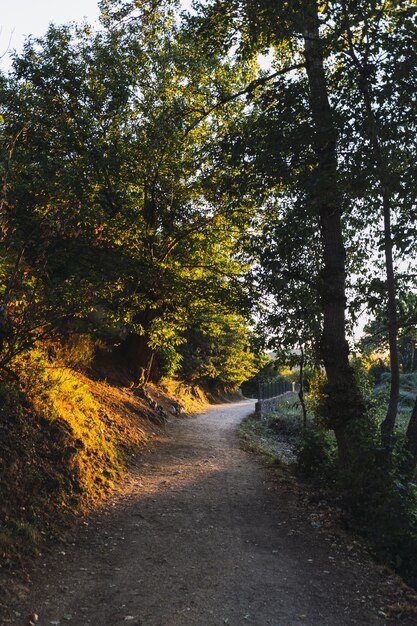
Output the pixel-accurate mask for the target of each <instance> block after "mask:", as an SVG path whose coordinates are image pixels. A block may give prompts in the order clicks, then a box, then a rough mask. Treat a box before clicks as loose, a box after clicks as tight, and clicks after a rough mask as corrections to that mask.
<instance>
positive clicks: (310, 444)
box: [297, 427, 336, 486]
mask: <svg viewBox="0 0 417 626" xmlns="http://www.w3.org/2000/svg"><path fill="white" fill-rule="evenodd" d="M335 468H336V442H335V439H334V437H332V436H331V434H330V433H328V432H326V431H324V430H322V429H320V428H317V427H312V428H308V429H307V430H306V432H305V433H304V436H303V438H302V441H301V443H300V446H299V447H298V450H297V473H298V474H299V475H300V476H301V477H302V478H306V479H308V480H310V481H311V482H314V483H317V484H320V485H326V486H329V485H330V484H333V483H334V480H335V476H336V469H335Z"/></svg>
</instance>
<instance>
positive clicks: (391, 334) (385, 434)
mask: <svg viewBox="0 0 417 626" xmlns="http://www.w3.org/2000/svg"><path fill="white" fill-rule="evenodd" d="M344 11H345V20H346V26H347V34H348V41H349V53H350V57H351V59H352V62H353V64H354V66H355V67H356V69H357V71H358V74H359V81H358V84H359V89H360V92H361V93H362V97H363V101H364V104H365V111H366V117H367V124H368V128H367V132H368V139H369V142H370V145H371V148H372V153H373V157H374V159H375V164H376V175H377V181H378V184H379V190H380V193H381V198H382V215H383V221H384V253H385V272H386V285H387V295H388V304H387V314H388V344H389V360H390V369H391V385H390V396H389V402H388V409H387V413H386V416H385V419H384V421H383V422H382V424H381V439H382V444H383V446H384V447H385V448H387V449H389V448H390V447H391V440H392V434H393V432H394V427H395V421H396V419H397V412H398V401H399V395H400V364H399V355H398V338H397V335H398V316H397V294H396V285H395V271H394V254H393V247H394V246H393V242H392V229H391V216H392V207H391V193H390V190H389V180H390V172H389V170H388V167H387V164H386V160H385V158H384V155H383V151H382V147H381V140H380V133H379V130H380V122H379V119H378V117H377V114H376V113H375V110H374V108H373V106H372V93H371V85H370V80H369V68H368V60H367V59H360V58H359V57H358V55H357V53H356V50H355V47H354V38H353V35H352V31H351V28H350V18H349V8H348V7H347V5H346V6H345V7H344Z"/></svg>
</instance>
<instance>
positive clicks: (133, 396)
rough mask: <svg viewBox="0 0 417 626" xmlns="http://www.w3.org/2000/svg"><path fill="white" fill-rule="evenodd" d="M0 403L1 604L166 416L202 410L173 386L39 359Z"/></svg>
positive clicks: (6, 387) (191, 393) (201, 401)
mask: <svg viewBox="0 0 417 626" xmlns="http://www.w3.org/2000/svg"><path fill="white" fill-rule="evenodd" d="M113 378H114V377H113ZM211 400H213V397H212V398H211ZM0 401H1V402H0V557H1V569H0V579H1V580H0V582H2V583H3V584H1V585H0V587H1V589H0V604H1V603H4V602H6V600H7V596H8V587H9V584H8V581H9V580H10V579H13V578H16V579H24V577H25V575H26V574H25V572H26V570H27V567H28V565H30V562H31V561H32V560H35V562H36V561H37V560H38V558H39V555H40V554H41V553H42V552H43V551H44V549H45V548H46V547H47V546H48V545H49V544H50V543H51V540H52V539H57V538H59V537H61V536H62V534H63V533H64V532H66V530H67V529H68V528H70V527H72V526H73V525H74V523H75V522H77V520H79V519H81V518H82V516H83V515H85V514H87V513H89V512H91V511H92V510H94V509H95V508H97V506H99V505H100V503H101V502H102V501H103V500H105V499H106V498H107V497H108V496H109V494H111V493H112V491H113V490H114V488H115V486H117V485H118V483H119V482H120V480H121V478H122V476H123V474H124V473H125V471H126V470H127V468H128V467H129V466H130V465H131V464H132V462H133V461H134V459H135V458H136V456H137V454H138V453H140V452H141V451H143V450H144V449H146V447H147V446H148V445H149V443H150V442H151V441H152V439H154V438H155V437H156V436H157V435H158V434H159V433H160V431H161V427H162V425H163V424H164V423H165V422H166V420H167V419H168V418H169V417H171V416H176V417H179V416H181V415H188V414H191V413H194V412H197V411H201V410H203V409H204V408H205V407H207V406H208V405H209V398H208V396H207V395H206V394H205V393H204V392H203V390H202V389H200V388H198V387H191V386H190V385H186V384H185V383H181V382H178V381H173V380H166V381H162V383H161V384H160V385H159V386H158V387H156V386H154V385H151V384H149V385H147V386H145V387H144V388H135V387H133V386H131V387H130V388H129V387H125V386H123V385H122V384H120V383H119V384H111V383H109V382H105V381H104V380H97V379H95V378H94V377H93V376H87V375H86V374H83V373H81V372H77V371H74V370H72V369H70V368H66V367H45V363H44V361H42V359H41V358H39V359H38V360H37V361H36V358H33V359H32V360H31V361H30V362H25V363H24V367H21V368H20V372H19V376H13V375H11V374H9V375H8V376H7V377H5V378H4V379H3V380H2V381H1V382H0ZM0 608H1V607H0Z"/></svg>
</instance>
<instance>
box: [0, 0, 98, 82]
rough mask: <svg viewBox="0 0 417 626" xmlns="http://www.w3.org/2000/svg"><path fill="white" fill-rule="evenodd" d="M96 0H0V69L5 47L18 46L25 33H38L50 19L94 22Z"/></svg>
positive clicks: (5, 57) (7, 63)
mask: <svg viewBox="0 0 417 626" xmlns="http://www.w3.org/2000/svg"><path fill="white" fill-rule="evenodd" d="M98 15H99V10H98V0H0V57H1V59H0V68H1V69H3V70H7V69H8V67H9V66H10V59H9V55H8V53H7V50H8V49H9V48H15V49H16V50H18V51H20V50H21V49H22V45H23V42H24V40H25V38H26V37H27V36H29V35H34V36H40V35H43V34H44V33H45V31H46V30H47V28H48V26H49V24H50V23H51V22H53V23H55V24H65V23H67V22H82V21H83V19H84V18H86V19H87V21H88V22H90V23H95V22H96V21H97V18H98Z"/></svg>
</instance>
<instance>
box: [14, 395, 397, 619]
mask: <svg viewBox="0 0 417 626" xmlns="http://www.w3.org/2000/svg"><path fill="white" fill-rule="evenodd" d="M252 410H253V403H252V402H249V401H245V402H240V403H238V404H228V405H221V406H218V407H216V408H213V409H212V410H210V411H209V412H208V413H205V414H204V415H200V416H198V417H195V418H186V419H183V420H175V421H172V422H171V423H169V424H168V425H167V428H166V431H165V432H164V434H163V436H162V437H160V438H159V441H158V442H157V443H155V444H153V445H152V446H151V448H150V449H149V450H148V451H146V453H144V454H143V455H142V456H141V458H140V459H139V460H138V464H137V467H136V468H134V469H133V470H132V471H131V473H130V474H129V475H128V476H127V478H126V481H124V483H123V485H122V486H121V488H120V491H119V492H118V493H117V494H116V495H115V496H113V498H112V499H111V500H110V501H108V502H107V503H106V504H105V505H104V506H103V507H102V509H101V510H100V511H99V512H98V513H95V514H94V515H92V516H90V517H89V518H88V519H87V521H86V522H84V523H82V524H81V525H80V526H79V527H78V528H77V529H76V530H75V531H74V532H73V533H72V534H71V535H70V536H69V538H68V540H67V543H66V544H63V545H61V544H60V545H59V546H58V547H57V549H56V552H55V553H54V554H53V555H50V556H48V557H47V560H46V561H45V562H41V563H40V564H39V568H40V569H39V571H38V572H37V573H36V575H35V576H34V581H33V584H32V586H31V588H30V589H29V591H28V592H27V591H24V592H22V594H21V597H20V598H17V599H16V606H15V607H13V608H14V609H16V611H15V613H14V615H15V616H16V619H15V621H12V623H15V624H17V625H23V624H28V623H29V622H28V618H27V616H28V615H29V614H31V613H36V614H38V616H39V622H38V624H40V625H41V626H44V625H45V626H47V625H58V624H60V625H63V624H72V625H74V626H75V625H76V626H119V625H122V624H141V625H142V626H187V625H190V626H191V625H193V626H222V625H224V624H229V625H230V626H245V625H246V624H252V626H253V625H255V626H267V625H273V626H278V625H279V626H281V625H282V626H296V625H298V624H303V625H305V624H311V625H313V624H314V625H317V626H326V625H328V626H336V625H338V626H339V625H343V624H355V625H358V624H388V623H394V622H388V621H387V620H386V619H385V618H384V617H383V616H381V615H379V614H378V610H379V605H380V597H378V588H379V586H380V583H381V576H382V574H381V573H380V571H379V570H378V569H377V568H373V565H372V564H369V563H367V562H365V563H361V562H357V563H355V562H350V561H349V560H344V559H343V558H341V556H340V551H339V552H338V551H337V550H336V547H335V546H334V545H332V543H331V541H330V540H329V539H328V538H326V537H325V536H324V535H323V534H321V533H320V532H318V531H315V530H314V529H313V528H312V527H311V525H310V524H308V522H307V521H305V520H304V519H302V516H300V514H299V511H298V512H295V511H294V506H293V503H292V501H291V497H290V496H289V495H288V490H285V489H283V488H282V487H280V486H279V485H277V484H275V483H274V481H273V480H272V476H271V472H270V470H269V469H268V468H267V467H264V466H263V465H262V463H260V462H259V461H258V460H257V459H256V458H254V457H252V456H251V455H250V454H248V453H246V452H244V451H242V450H241V449H240V448H239V441H238V440H237V437H236V435H235V428H236V425H237V424H238V423H239V422H240V420H241V419H242V418H243V417H244V416H245V415H247V414H248V413H250V412H251V411H252ZM16 612H17V613H16ZM19 613H20V616H19V615H18V614H19ZM8 623H10V622H8Z"/></svg>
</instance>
